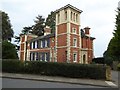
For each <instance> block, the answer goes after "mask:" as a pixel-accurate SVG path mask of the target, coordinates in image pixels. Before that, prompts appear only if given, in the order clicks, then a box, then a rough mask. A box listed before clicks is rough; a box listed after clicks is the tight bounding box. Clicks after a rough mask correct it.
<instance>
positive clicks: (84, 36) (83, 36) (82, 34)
mask: <svg viewBox="0 0 120 90" xmlns="http://www.w3.org/2000/svg"><path fill="white" fill-rule="evenodd" d="M81 38H90V39H91V40H94V39H95V38H94V37H88V36H86V35H85V32H84V30H83V29H81Z"/></svg>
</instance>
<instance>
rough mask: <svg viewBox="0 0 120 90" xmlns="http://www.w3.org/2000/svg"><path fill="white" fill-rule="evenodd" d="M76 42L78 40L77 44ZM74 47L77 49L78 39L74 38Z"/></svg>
mask: <svg viewBox="0 0 120 90" xmlns="http://www.w3.org/2000/svg"><path fill="white" fill-rule="evenodd" d="M75 40H76V42H75ZM73 46H74V47H77V38H73Z"/></svg>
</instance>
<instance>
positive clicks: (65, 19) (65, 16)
mask: <svg viewBox="0 0 120 90" xmlns="http://www.w3.org/2000/svg"><path fill="white" fill-rule="evenodd" d="M65 20H67V11H65Z"/></svg>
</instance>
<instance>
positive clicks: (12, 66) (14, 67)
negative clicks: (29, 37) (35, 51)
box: [2, 59, 24, 73]
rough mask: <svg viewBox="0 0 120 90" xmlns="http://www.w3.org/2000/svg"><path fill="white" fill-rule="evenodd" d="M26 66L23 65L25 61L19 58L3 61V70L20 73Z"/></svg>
mask: <svg viewBox="0 0 120 90" xmlns="http://www.w3.org/2000/svg"><path fill="white" fill-rule="evenodd" d="M23 68H24V66H23V62H21V61H19V60H17V59H16V60H12V59H11V60H5V59H4V60H3V61H2V71H3V72H4V71H6V72H9V73H13V72H15V73H19V72H21V71H22V69H23Z"/></svg>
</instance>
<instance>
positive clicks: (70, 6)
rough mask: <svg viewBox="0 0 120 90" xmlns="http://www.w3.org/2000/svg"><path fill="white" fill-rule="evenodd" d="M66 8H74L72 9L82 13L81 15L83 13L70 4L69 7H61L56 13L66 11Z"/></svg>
mask: <svg viewBox="0 0 120 90" xmlns="http://www.w3.org/2000/svg"><path fill="white" fill-rule="evenodd" d="M66 8H72V9H74V10H76V11H78V12H80V13H82V12H83V11H82V10H80V9H78V8H76V7H74V6H72V5H70V4H68V5H66V6H64V7H61V8H60V9H57V10H56V11H55V12H59V11H60V10H64V9H66Z"/></svg>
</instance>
